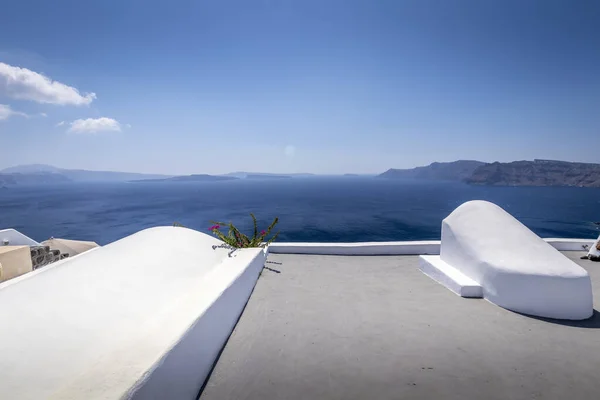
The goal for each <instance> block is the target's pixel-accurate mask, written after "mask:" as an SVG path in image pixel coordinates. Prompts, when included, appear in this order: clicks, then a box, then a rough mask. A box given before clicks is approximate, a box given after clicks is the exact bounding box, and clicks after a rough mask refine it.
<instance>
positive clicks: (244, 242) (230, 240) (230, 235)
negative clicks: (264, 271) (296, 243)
mask: <svg viewBox="0 0 600 400" xmlns="http://www.w3.org/2000/svg"><path fill="white" fill-rule="evenodd" d="M250 216H251V217H252V222H253V224H254V230H253V234H252V237H250V236H248V235H245V234H244V233H242V232H241V231H240V230H239V229H238V228H236V227H235V225H233V223H231V222H229V223H226V222H216V221H211V223H212V224H213V226H211V227H210V228H209V231H211V232H212V234H213V235H215V236H216V237H217V238H219V239H220V240H222V241H223V242H225V243H226V244H227V245H229V246H231V247H234V248H237V249H243V248H249V247H267V246H268V245H269V244H271V243H272V242H273V241H274V240H275V239H276V238H277V236H278V235H279V232H277V233H275V234H273V235H272V236H271V237H270V238H269V235H271V231H272V230H273V228H274V227H275V225H277V223H278V222H279V218H277V217H276V218H275V219H274V220H273V222H271V224H270V225H269V226H268V227H267V229H266V230H261V231H259V230H258V223H257V221H256V217H255V216H254V214H252V213H250ZM223 227H227V228H228V231H227V233H224V232H223V231H221V228H223Z"/></svg>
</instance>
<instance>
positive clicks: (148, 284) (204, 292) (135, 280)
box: [0, 227, 266, 400]
mask: <svg viewBox="0 0 600 400" xmlns="http://www.w3.org/2000/svg"><path fill="white" fill-rule="evenodd" d="M221 244H222V242H221V241H219V240H217V239H215V238H213V237H211V236H209V235H206V234H204V233H200V232H196V231H193V230H191V229H187V228H181V227H159V228H151V229H146V230H143V231H141V232H138V233H136V234H134V235H131V236H128V237H126V238H124V239H121V240H118V241H116V242H114V243H111V244H109V245H106V246H104V247H98V248H95V249H93V250H90V251H88V252H85V253H83V254H80V255H77V256H76V257H75V258H73V259H70V258H67V259H65V260H62V261H58V262H56V263H54V264H52V265H50V266H48V267H45V268H42V269H39V270H37V271H34V272H32V273H29V274H26V275H23V276H21V277H19V278H15V279H13V280H11V281H8V282H6V283H3V284H0V304H1V305H2V306H1V307H0V327H1V328H0V371H2V374H1V378H0V381H1V383H0V399H20V400H21V399H50V398H52V399H121V398H128V399H190V400H192V399H194V400H195V399H196V398H197V395H198V392H199V390H200V388H201V386H202V384H203V383H204V381H205V379H206V377H207V376H208V374H209V372H210V370H211V368H212V366H213V363H214V362H215V360H216V358H217V357H218V354H219V352H220V350H221V348H222V347H223V345H224V343H225V341H226V340H227V338H228V337H229V335H230V333H231V331H232V330H233V328H234V326H235V324H236V322H237V319H238V318H239V316H240V314H241V312H242V310H243V308H244V306H245V304H246V302H247V301H248V298H249V296H250V293H251V291H252V289H253V288H254V285H255V283H256V280H257V278H258V276H259V274H260V271H261V270H262V267H263V265H264V262H265V258H266V252H265V249H258V248H254V249H241V250H237V251H235V252H234V253H233V254H231V256H230V251H231V250H229V249H226V248H213V246H218V245H221ZM32 382H34V383H35V384H32Z"/></svg>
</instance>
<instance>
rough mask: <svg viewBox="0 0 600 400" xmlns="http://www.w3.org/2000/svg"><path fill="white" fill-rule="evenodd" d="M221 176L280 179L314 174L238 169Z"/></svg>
mask: <svg viewBox="0 0 600 400" xmlns="http://www.w3.org/2000/svg"><path fill="white" fill-rule="evenodd" d="M223 176H233V177H235V178H239V179H269V178H275V179H281V178H301V177H310V176H315V174H308V173H293V174H275V173H269V172H243V171H238V172H229V173H227V174H224V175H223Z"/></svg>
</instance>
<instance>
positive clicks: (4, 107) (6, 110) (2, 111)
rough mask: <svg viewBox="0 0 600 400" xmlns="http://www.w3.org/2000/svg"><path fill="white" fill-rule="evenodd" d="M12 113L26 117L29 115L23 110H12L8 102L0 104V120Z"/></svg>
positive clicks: (10, 115)
mask: <svg viewBox="0 0 600 400" xmlns="http://www.w3.org/2000/svg"><path fill="white" fill-rule="evenodd" d="M13 115H18V116H20V117H26V118H28V117H29V115H27V114H25V113H24V112H19V111H15V110H13V109H12V108H11V107H10V106H9V105H8V104H0V121H4V120H6V119H9V118H10V117H12V116H13Z"/></svg>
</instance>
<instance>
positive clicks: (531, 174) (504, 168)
mask: <svg viewBox="0 0 600 400" xmlns="http://www.w3.org/2000/svg"><path fill="white" fill-rule="evenodd" d="M465 182H467V183H469V184H473V185H494V186H579V187H600V164H588V163H578V162H567V161H553V160H533V161H514V162H510V163H500V162H495V163H491V164H485V165H482V166H480V167H478V168H477V169H476V170H475V171H473V174H472V175H471V176H470V177H468V178H467V179H466V180H465Z"/></svg>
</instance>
